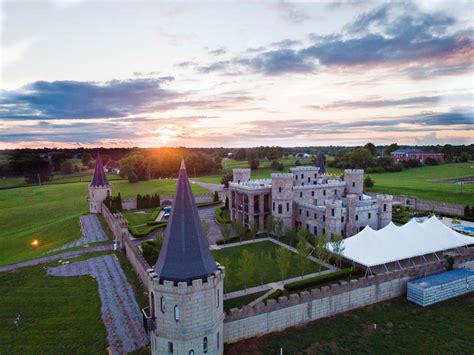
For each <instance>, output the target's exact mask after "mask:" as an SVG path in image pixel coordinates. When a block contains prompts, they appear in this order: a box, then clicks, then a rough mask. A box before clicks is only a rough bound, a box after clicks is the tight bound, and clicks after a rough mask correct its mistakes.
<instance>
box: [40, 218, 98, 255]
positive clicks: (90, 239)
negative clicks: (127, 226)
mask: <svg viewBox="0 0 474 355" xmlns="http://www.w3.org/2000/svg"><path fill="white" fill-rule="evenodd" d="M79 223H80V225H81V232H82V235H83V237H82V238H81V239H78V240H75V241H73V242H71V243H67V244H65V245H63V246H60V247H59V248H56V249H53V250H50V251H48V253H52V252H55V251H58V250H64V249H69V248H75V247H78V246H81V245H85V244H89V243H98V242H105V241H106V240H107V235H106V234H105V232H104V230H103V229H102V225H101V224H100V221H99V218H98V217H97V215H95V214H88V215H85V216H81V217H79Z"/></svg>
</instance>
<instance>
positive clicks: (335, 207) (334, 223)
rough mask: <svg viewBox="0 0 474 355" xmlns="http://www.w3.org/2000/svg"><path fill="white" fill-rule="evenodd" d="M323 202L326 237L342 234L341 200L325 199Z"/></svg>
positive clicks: (330, 237)
mask: <svg viewBox="0 0 474 355" xmlns="http://www.w3.org/2000/svg"><path fill="white" fill-rule="evenodd" d="M324 204H325V207H326V211H325V217H326V218H325V226H324V228H325V229H326V234H327V236H328V238H329V239H331V240H332V238H333V236H334V235H336V234H339V235H341V234H342V233H341V231H342V222H341V216H342V202H341V200H326V201H325V203H324Z"/></svg>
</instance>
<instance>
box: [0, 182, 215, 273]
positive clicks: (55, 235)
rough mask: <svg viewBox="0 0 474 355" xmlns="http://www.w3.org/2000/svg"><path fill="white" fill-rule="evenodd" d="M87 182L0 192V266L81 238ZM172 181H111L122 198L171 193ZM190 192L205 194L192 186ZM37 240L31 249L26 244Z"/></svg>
mask: <svg viewBox="0 0 474 355" xmlns="http://www.w3.org/2000/svg"><path fill="white" fill-rule="evenodd" d="M87 188H88V183H86V182H82V183H81V182H77V183H70V184H50V185H43V186H29V187H22V188H15V189H6V190H0V226H1V228H0V265H8V264H12V263H16V262H20V261H24V260H29V259H32V258H36V257H39V256H42V255H44V254H45V253H46V252H47V251H48V250H51V249H54V248H57V247H59V246H61V245H63V244H65V243H67V242H70V241H72V240H74V239H77V238H79V237H80V236H81V233H80V227H79V216H81V215H83V214H86V213H88V204H87V193H88V189H87ZM175 189H176V180H171V179H170V180H149V181H143V182H139V183H136V184H130V183H129V182H128V181H125V180H120V181H112V191H113V194H114V195H116V194H118V192H121V194H122V197H123V198H126V197H135V196H136V194H137V193H141V194H145V193H149V194H153V193H159V194H161V195H168V194H173V193H174V191H175ZM192 190H193V192H194V193H203V192H208V190H206V189H204V188H202V187H200V186H197V185H196V186H195V185H193V186H192ZM33 239H38V240H39V241H40V246H39V247H36V248H33V247H31V246H30V242H31V240H33Z"/></svg>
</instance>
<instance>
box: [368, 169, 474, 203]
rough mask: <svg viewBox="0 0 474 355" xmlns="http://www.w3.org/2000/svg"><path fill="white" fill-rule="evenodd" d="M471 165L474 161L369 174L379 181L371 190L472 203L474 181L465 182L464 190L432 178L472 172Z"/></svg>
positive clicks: (463, 174) (473, 170)
mask: <svg viewBox="0 0 474 355" xmlns="http://www.w3.org/2000/svg"><path fill="white" fill-rule="evenodd" d="M471 166H474V162H468V163H458V164H442V165H436V166H426V167H421V168H414V169H408V170H405V171H402V172H399V173H382V174H369V175H370V177H371V178H372V179H373V180H374V182H375V186H374V187H373V188H371V189H370V191H377V192H384V193H389V194H393V195H402V194H403V195H410V196H417V197H420V198H424V199H429V200H435V201H443V202H450V203H459V204H463V205H466V204H470V205H472V204H473V201H474V184H465V185H464V192H463V193H461V187H460V185H457V184H453V183H450V182H436V181H431V180H433V179H445V178H454V177H460V176H469V175H471V176H472V175H474V169H473V168H471Z"/></svg>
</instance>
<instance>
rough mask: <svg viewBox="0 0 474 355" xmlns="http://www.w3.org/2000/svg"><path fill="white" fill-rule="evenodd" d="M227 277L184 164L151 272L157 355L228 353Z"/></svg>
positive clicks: (153, 344)
mask: <svg viewBox="0 0 474 355" xmlns="http://www.w3.org/2000/svg"><path fill="white" fill-rule="evenodd" d="M224 274H225V270H224V267H222V266H220V265H219V264H217V263H216V262H215V260H214V259H213V257H212V254H211V252H210V251H209V245H208V243H207V240H206V237H205V234H204V230H203V227H202V224H201V220H200V218H199V213H198V211H197V207H196V203H195V200H194V197H193V194H192V192H191V187H190V185H189V181H188V176H187V173H186V168H185V166H184V162H183V163H182V164H181V169H180V172H179V177H178V185H177V188H176V195H175V198H174V201H173V210H172V212H171V217H170V220H169V223H168V226H167V229H166V232H165V238H164V241H163V246H162V248H161V251H160V256H159V257H158V260H157V262H156V265H155V266H154V268H153V270H151V272H150V273H149V276H150V278H149V290H150V296H149V299H150V315H149V319H152V320H154V322H152V323H151V324H152V325H151V326H150V327H149V328H148V330H149V333H150V338H151V353H152V354H205V353H207V354H222V353H223V349H224V343H223V341H224V334H223V332H224V329H223V328H224V302H223V301H224ZM149 324H150V322H148V321H147V325H149Z"/></svg>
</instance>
